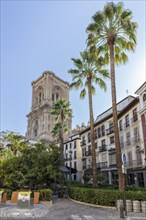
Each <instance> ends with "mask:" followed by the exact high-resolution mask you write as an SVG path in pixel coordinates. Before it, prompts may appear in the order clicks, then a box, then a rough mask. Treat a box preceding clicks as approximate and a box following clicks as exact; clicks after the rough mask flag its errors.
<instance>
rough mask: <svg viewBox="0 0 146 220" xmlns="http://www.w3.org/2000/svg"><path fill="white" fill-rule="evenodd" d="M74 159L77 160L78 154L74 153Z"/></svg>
mask: <svg viewBox="0 0 146 220" xmlns="http://www.w3.org/2000/svg"><path fill="white" fill-rule="evenodd" d="M74 159H77V152H76V151H74Z"/></svg>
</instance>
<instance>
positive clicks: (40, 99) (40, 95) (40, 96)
mask: <svg viewBox="0 0 146 220" xmlns="http://www.w3.org/2000/svg"><path fill="white" fill-rule="evenodd" d="M41 101H42V93H41V92H40V93H39V103H41Z"/></svg>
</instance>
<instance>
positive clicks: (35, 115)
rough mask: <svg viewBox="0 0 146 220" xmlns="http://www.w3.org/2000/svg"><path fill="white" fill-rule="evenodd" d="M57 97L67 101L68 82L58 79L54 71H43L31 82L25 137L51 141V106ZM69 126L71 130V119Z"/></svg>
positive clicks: (52, 118) (52, 123)
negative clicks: (29, 107) (30, 101)
mask: <svg viewBox="0 0 146 220" xmlns="http://www.w3.org/2000/svg"><path fill="white" fill-rule="evenodd" d="M59 98H64V99H66V100H67V101H69V83H68V82H66V81H64V80H62V79H60V78H59V77H58V76H56V75H55V73H53V72H51V71H44V72H43V74H42V75H41V76H40V77H39V78H38V79H36V80H35V81H33V82H32V104H31V111H30V113H29V114H28V115H27V118H28V124H27V132H26V137H27V139H29V140H34V141H37V140H38V139H39V140H41V141H42V142H44V143H50V142H52V141H53V138H52V134H51V131H52V128H53V125H54V116H53V115H51V107H52V104H53V103H54V102H55V101H56V100H57V99H59ZM69 128H70V130H71V121H70V124H69Z"/></svg>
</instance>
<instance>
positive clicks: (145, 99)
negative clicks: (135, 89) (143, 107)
mask: <svg viewBox="0 0 146 220" xmlns="http://www.w3.org/2000/svg"><path fill="white" fill-rule="evenodd" d="M145 101H146V92H145V93H144V95H143V102H145Z"/></svg>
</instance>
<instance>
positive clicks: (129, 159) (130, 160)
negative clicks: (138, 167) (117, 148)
mask: <svg viewBox="0 0 146 220" xmlns="http://www.w3.org/2000/svg"><path fill="white" fill-rule="evenodd" d="M132 164H133V161H132V152H131V151H130V152H128V165H129V166H132Z"/></svg>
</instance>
